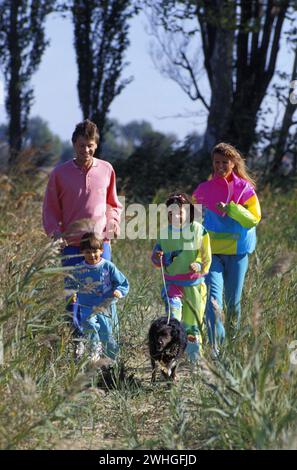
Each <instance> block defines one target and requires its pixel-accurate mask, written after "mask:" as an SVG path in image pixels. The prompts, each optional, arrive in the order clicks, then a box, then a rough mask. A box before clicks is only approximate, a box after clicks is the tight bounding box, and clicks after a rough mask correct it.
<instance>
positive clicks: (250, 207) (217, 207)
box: [193, 143, 261, 351]
mask: <svg viewBox="0 0 297 470" xmlns="http://www.w3.org/2000/svg"><path fill="white" fill-rule="evenodd" d="M212 163H213V176H212V178H211V179H210V180H208V181H206V182H203V183H201V184H200V185H199V186H198V187H197V188H196V190H195V191H194V194H193V198H194V200H195V202H196V203H198V204H202V206H203V209H204V222H203V223H204V226H205V227H206V229H207V231H208V233H209V236H210V243H211V252H212V264H211V267H210V270H209V274H208V276H207V278H206V284H207V287H208V301H207V307H206V323H207V328H208V336H209V340H210V343H211V344H212V346H213V347H214V351H218V349H217V344H218V343H220V342H222V340H223V339H224V337H225V328H224V326H223V324H222V319H221V315H220V311H221V310H222V308H223V293H224V294H225V304H226V308H227V311H226V314H227V315H226V320H227V325H228V326H230V327H231V328H234V331H233V333H234V332H235V333H236V331H238V328H239V325H240V316H241V306H240V299H241V294H242V290H243V285H244V279H245V274H246V272H247V268H248V256H249V254H250V253H252V252H253V251H254V249H255V246H256V225H257V224H258V223H259V221H260V219H261V209H260V205H259V201H258V198H257V195H256V193H255V189H254V188H255V184H254V182H253V180H252V178H251V177H250V176H249V174H248V172H247V170H246V167H245V163H244V160H243V158H242V156H241V155H240V153H239V152H238V151H237V150H236V149H235V148H234V147H233V146H232V145H229V144H225V143H220V144H218V145H216V146H215V147H214V149H213V151H212ZM234 320H235V322H234ZM232 322H233V323H234V324H233V325H232Z"/></svg>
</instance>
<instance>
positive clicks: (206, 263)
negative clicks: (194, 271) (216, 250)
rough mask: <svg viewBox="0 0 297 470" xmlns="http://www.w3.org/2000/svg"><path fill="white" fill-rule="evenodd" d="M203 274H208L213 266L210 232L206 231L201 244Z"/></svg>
mask: <svg viewBox="0 0 297 470" xmlns="http://www.w3.org/2000/svg"><path fill="white" fill-rule="evenodd" d="M200 250H201V260H202V266H201V274H203V275H205V274H207V273H208V271H209V268H210V265H211V248H210V238H209V234H208V232H207V231H206V230H205V229H204V231H203V236H202V243H201V248H200Z"/></svg>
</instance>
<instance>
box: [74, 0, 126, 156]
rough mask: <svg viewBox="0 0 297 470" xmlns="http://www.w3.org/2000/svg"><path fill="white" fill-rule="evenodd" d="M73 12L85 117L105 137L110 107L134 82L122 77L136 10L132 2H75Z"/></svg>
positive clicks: (81, 0)
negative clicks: (130, 30) (130, 29)
mask: <svg viewBox="0 0 297 470" xmlns="http://www.w3.org/2000/svg"><path fill="white" fill-rule="evenodd" d="M70 10H71V14H72V20H73V25H74V47H75V51H76V60H77V66H78V75H79V76H78V83H77V87H78V95H79V102H80V106H81V109H82V112H83V117H84V118H89V119H91V120H92V121H94V122H95V123H96V124H97V126H98V128H99V131H100V133H101V137H102V138H103V137H104V132H106V118H107V115H108V112H109V108H110V105H111V103H112V101H113V100H114V98H115V97H116V96H118V95H119V94H120V93H121V92H122V90H123V89H124V87H125V86H126V85H127V84H128V83H129V82H130V81H131V78H128V79H122V78H121V76H122V72H123V70H124V68H125V65H126V63H125V60H124V54H125V51H126V49H127V47H128V45H129V38H128V33H129V20H130V18H131V17H132V15H133V13H134V12H135V9H134V7H133V6H132V5H131V1H129V0H102V1H100V2H98V1H97V0H75V1H71V2H70ZM102 138H101V142H102V140H103V139H102ZM98 151H99V149H98Z"/></svg>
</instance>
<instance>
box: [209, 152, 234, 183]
mask: <svg viewBox="0 0 297 470" xmlns="http://www.w3.org/2000/svg"><path fill="white" fill-rule="evenodd" d="M212 164H213V169H214V172H215V175H216V176H220V177H221V178H228V176H230V175H231V173H232V170H233V168H234V163H233V162H232V161H231V160H230V159H229V158H227V157H224V155H221V154H220V153H215V154H214V156H213V161H212Z"/></svg>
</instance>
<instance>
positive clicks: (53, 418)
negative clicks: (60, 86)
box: [0, 177, 297, 449]
mask: <svg viewBox="0 0 297 470" xmlns="http://www.w3.org/2000/svg"><path fill="white" fill-rule="evenodd" d="M0 186H1V219H0V243H1V245H0V250H1V266H0V270H1V292H0V295H1V297H0V302H1V303H0V308H1V312H0V320H1V331H2V333H1V334H2V339H3V343H4V360H3V365H2V366H0V393H1V397H2V398H1V405H0V409H1V411H0V448H2V449H200V448H205V449H268V448H286V449H288V448H296V447H297V430H296V417H297V392H296V390H297V364H296V365H295V364H294V362H297V354H296V361H295V355H294V352H295V351H296V350H297V342H296V344H294V343H293V341H297V309H296V301H297V275H296V261H297V249H296V245H297V242H296V239H297V233H296V227H297V210H296V209H297V207H296V206H297V203H296V201H297V190H296V188H291V189H290V190H286V191H285V190H284V189H280V188H279V189H277V188H274V189H271V187H269V186H267V187H265V188H263V189H262V190H261V191H260V193H259V197H260V201H261V205H262V210H263V219H262V221H261V223H260V226H259V228H258V246H257V251H256V253H254V254H253V255H252V256H251V258H250V267H249V273H248V277H247V280H246V286H245V292H244V297H243V306H242V314H243V323H242V328H241V331H240V335H239V336H238V337H237V338H236V340H235V341H233V342H229V343H228V342H226V343H225V344H224V346H223V349H222V354H221V358H220V360H219V361H216V362H213V361H212V360H211V359H210V356H209V350H208V348H206V350H205V357H204V359H203V360H202V361H201V362H200V364H199V365H198V366H196V367H192V366H191V365H190V364H189V363H188V362H187V361H186V360H185V361H184V362H183V363H182V364H181V367H180V374H179V381H178V384H177V385H175V386H172V387H169V386H168V385H167V384H166V382H164V381H161V380H159V381H157V383H156V384H154V385H152V384H151V383H150V377H151V370H150V361H149V356H148V350H147V332H148V328H149V325H150V322H151V320H152V319H153V318H155V317H156V316H158V315H160V314H161V313H162V312H163V307H162V304H161V301H160V288H161V283H162V281H161V277H160V272H159V271H157V270H155V269H154V268H153V267H152V265H151V262H150V253H151V248H152V244H153V242H152V241H143V240H138V241H128V240H127V241H126V240H119V241H116V242H114V244H113V256H114V261H115V263H116V264H117V265H118V267H119V268H120V269H121V270H122V271H123V272H124V273H125V274H126V276H127V277H128V279H129V281H130V285H131V290H130V293H129V295H128V296H127V298H126V299H125V300H123V301H121V302H119V314H120V318H121V357H120V364H123V365H124V367H125V378H123V377H122V374H121V371H120V368H119V369H118V370H116V371H115V381H114V382H115V383H114V386H113V387H110V386H107V385H106V386H104V384H103V379H102V376H101V374H100V373H98V372H97V371H96V370H94V369H91V368H90V366H89V365H88V363H87V361H82V362H81V363H80V364H76V363H75V362H74V359H73V344H72V341H71V330H70V328H69V325H68V324H67V322H66V321H65V315H64V299H63V272H61V271H60V270H59V269H55V268H58V267H59V259H58V256H57V250H56V249H54V248H53V247H51V246H50V245H49V244H48V240H47V238H46V237H45V235H44V233H43V230H42V226H41V205H42V198H43V190H44V186H43V185H42V184H40V182H38V180H37V179H36V181H35V180H34V181H30V180H28V181H27V180H26V179H25V178H22V180H21V179H20V178H16V177H15V178H13V179H12V180H6V179H4V178H3V179H2V180H1V181H0ZM98 383H99V386H98Z"/></svg>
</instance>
